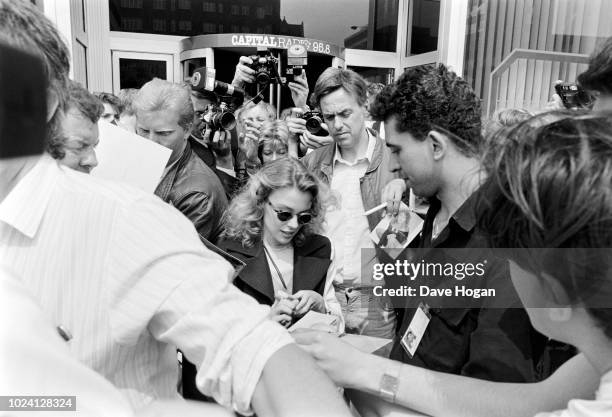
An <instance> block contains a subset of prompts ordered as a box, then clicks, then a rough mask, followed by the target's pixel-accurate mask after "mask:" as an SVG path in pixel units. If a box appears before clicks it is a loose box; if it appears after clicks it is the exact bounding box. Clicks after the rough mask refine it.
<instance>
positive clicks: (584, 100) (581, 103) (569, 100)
mask: <svg viewBox="0 0 612 417" xmlns="http://www.w3.org/2000/svg"><path fill="white" fill-rule="evenodd" d="M555 91H556V93H557V94H558V95H559V97H561V100H562V101H563V105H564V106H565V108H567V109H590V108H591V107H593V97H591V95H590V94H589V93H587V92H586V91H585V90H583V89H582V88H581V87H580V86H579V85H577V84H574V83H559V84H557V85H555Z"/></svg>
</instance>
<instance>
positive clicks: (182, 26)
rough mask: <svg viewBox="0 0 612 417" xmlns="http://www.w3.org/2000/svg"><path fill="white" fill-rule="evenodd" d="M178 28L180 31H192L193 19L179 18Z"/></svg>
mask: <svg viewBox="0 0 612 417" xmlns="http://www.w3.org/2000/svg"><path fill="white" fill-rule="evenodd" d="M178 30H179V32H190V31H191V20H179V22H178Z"/></svg>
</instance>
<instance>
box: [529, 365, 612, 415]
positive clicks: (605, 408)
mask: <svg viewBox="0 0 612 417" xmlns="http://www.w3.org/2000/svg"><path fill="white" fill-rule="evenodd" d="M570 383H571V382H570ZM608 416H612V371H608V372H607V373H605V374H604V375H603V376H602V377H601V382H600V384H599V389H598V390H597V394H596V395H595V399H594V400H571V401H570V402H569V403H567V409H565V410H560V411H555V412H553V413H538V414H536V416H535V417H608Z"/></svg>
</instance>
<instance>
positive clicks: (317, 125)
mask: <svg viewBox="0 0 612 417" xmlns="http://www.w3.org/2000/svg"><path fill="white" fill-rule="evenodd" d="M321 123H323V120H321V118H320V117H319V116H311V117H309V118H308V119H306V129H307V130H308V131H309V132H310V133H312V134H313V135H315V134H317V133H319V131H320V130H321Z"/></svg>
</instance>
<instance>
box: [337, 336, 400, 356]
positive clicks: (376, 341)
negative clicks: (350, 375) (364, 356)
mask: <svg viewBox="0 0 612 417" xmlns="http://www.w3.org/2000/svg"><path fill="white" fill-rule="evenodd" d="M342 341H344V342H346V343H348V344H349V345H352V346H354V347H356V348H357V349H359V350H360V351H362V352H366V353H373V352H376V351H377V350H378V349H380V348H382V347H383V346H386V345H388V344H389V343H391V341H392V340H391V339H383V338H382V337H373V336H363V335H359V334H345V335H342Z"/></svg>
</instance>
